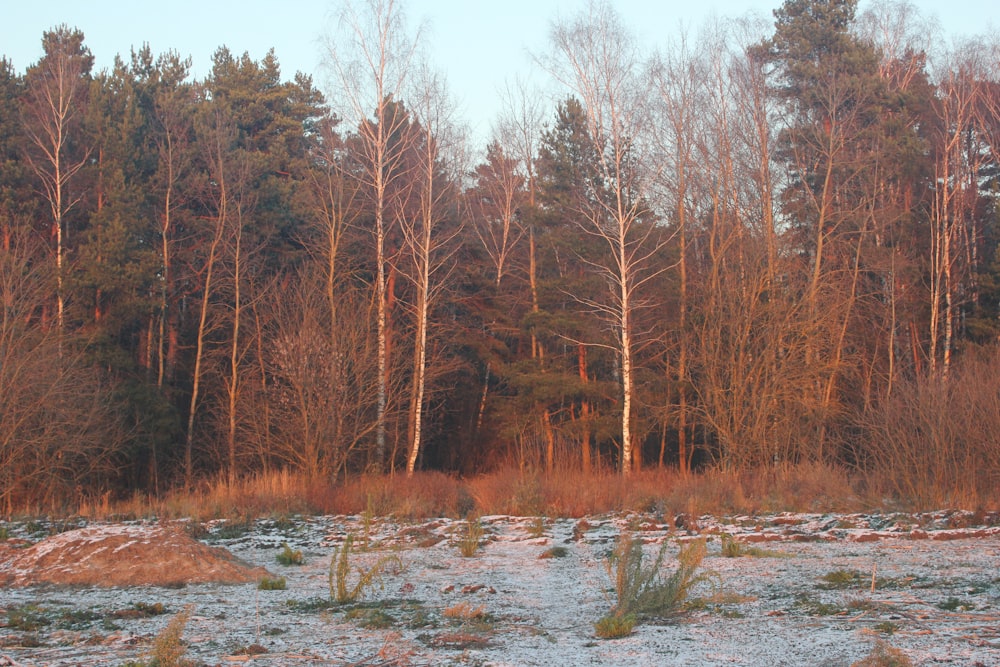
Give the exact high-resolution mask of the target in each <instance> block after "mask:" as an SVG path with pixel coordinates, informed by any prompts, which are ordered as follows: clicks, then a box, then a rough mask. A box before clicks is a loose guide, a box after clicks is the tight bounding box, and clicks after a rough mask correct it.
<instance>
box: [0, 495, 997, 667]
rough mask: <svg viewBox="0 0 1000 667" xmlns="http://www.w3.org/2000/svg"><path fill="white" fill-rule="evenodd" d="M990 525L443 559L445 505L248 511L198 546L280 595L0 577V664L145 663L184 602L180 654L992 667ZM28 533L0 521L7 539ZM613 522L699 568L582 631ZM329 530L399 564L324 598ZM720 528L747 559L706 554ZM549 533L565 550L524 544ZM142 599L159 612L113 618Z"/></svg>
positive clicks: (889, 519) (447, 547)
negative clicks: (659, 595)
mask: <svg viewBox="0 0 1000 667" xmlns="http://www.w3.org/2000/svg"><path fill="white" fill-rule="evenodd" d="M998 524H1000V521H998V517H997V516H995V515H986V516H983V515H978V516H977V515H971V514H968V513H960V512H940V513H936V514H926V515H909V514H899V515H890V514H876V515H861V514H858V515H809V514H781V515H769V516H754V517H750V516H743V517H739V516H737V517H726V518H724V519H720V518H713V517H708V516H704V517H697V518H692V517H673V516H670V517H664V516H661V515H656V514H627V515H625V514H622V515H602V516H594V517H587V518H586V519H583V520H574V519H557V520H551V519H544V518H521V517H510V516H486V517H482V518H481V526H482V528H483V529H484V536H483V538H482V542H483V544H482V546H481V548H480V549H479V550H478V551H477V553H476V554H475V555H474V556H472V557H463V556H462V555H461V553H460V549H459V546H458V544H459V542H460V540H461V539H462V537H463V536H464V535H465V534H466V533H467V529H468V525H467V523H466V522H464V521H457V520H452V519H437V520H431V521H424V522H416V523H404V522H396V521H393V520H390V519H377V518H376V519H372V518H370V517H367V518H366V517H358V516H351V517H344V516H327V517H296V518H293V519H289V520H267V519H265V520H260V521H257V522H256V523H255V524H254V525H253V526H252V528H251V529H250V530H249V531H247V532H245V533H243V534H236V535H234V534H233V533H232V532H229V534H228V535H227V536H226V537H221V536H222V535H225V534H226V533H225V531H224V529H225V526H224V524H222V523H214V524H211V525H209V526H208V529H209V530H208V533H207V534H204V535H202V536H201V539H202V540H203V541H205V542H207V543H210V544H212V545H217V546H223V547H225V548H226V549H228V550H229V551H231V552H232V553H233V554H235V555H236V556H238V557H239V558H241V559H243V560H245V561H247V562H248V563H250V564H252V565H260V566H263V567H266V568H267V569H268V570H269V571H270V572H271V573H273V574H274V575H275V576H281V577H284V578H285V579H286V583H287V587H286V589H285V590H267V591H262V590H258V589H257V586H256V585H255V584H242V585H218V584H189V585H187V586H185V587H181V588H159V587H125V588H99V587H88V588H78V587H55V586H46V587H29V588H6V589H2V590H0V666H3V665H38V666H41V665H90V664H108V665H121V664H124V663H126V662H127V661H130V660H135V661H137V660H144V659H148V658H149V656H150V651H151V649H152V646H153V642H154V638H155V636H156V635H157V634H158V633H159V632H160V631H161V630H162V629H163V628H164V627H165V626H166V624H167V623H168V622H169V621H170V619H171V618H172V617H173V615H174V614H175V613H176V612H179V611H181V610H183V609H184V608H186V607H188V606H190V609H191V616H190V619H189V621H188V623H187V626H186V627H185V630H184V635H183V637H184V640H185V641H186V642H187V643H188V647H187V653H186V655H185V657H186V658H187V659H189V660H191V661H193V664H199V665H200V664H206V665H233V664H250V665H331V664H332V665H496V666H500V665H512V666H513V665H518V666H521V665H525V666H526V665H546V666H558V665H761V666H766V667H776V666H778V665H796V666H798V665H822V666H828V667H834V666H847V665H851V664H852V663H854V662H856V661H858V660H861V659H862V658H864V657H865V656H867V655H869V654H870V653H871V651H872V649H873V647H874V646H875V644H876V642H878V641H882V642H885V643H887V644H889V645H891V646H893V647H896V648H898V649H900V650H901V651H902V652H903V653H905V654H906V656H907V657H909V658H910V660H912V662H913V664H915V665H937V664H952V665H963V666H964V665H1000V527H998ZM3 527H4V526H3V525H0V528H3ZM37 528H38V526H26V525H24V524H11V525H8V526H6V531H7V533H8V534H9V535H10V536H11V537H14V538H16V537H26V536H29V530H30V529H37ZM624 530H628V531H632V532H633V533H634V534H635V535H636V536H637V537H640V538H641V539H642V540H643V542H644V543H645V544H646V547H645V549H646V551H647V553H648V555H649V556H650V557H653V556H654V555H655V553H656V551H657V550H658V549H659V546H660V545H661V544H663V543H666V544H667V549H668V553H670V554H671V556H673V554H675V553H676V551H677V548H678V543H679V542H682V541H684V540H691V539H698V538H699V537H706V538H707V539H708V556H707V557H706V558H705V560H704V561H703V564H702V566H703V568H704V570H706V571H710V572H711V573H712V576H711V578H710V579H711V580H710V581H709V582H706V583H704V584H701V585H699V587H698V588H697V589H696V590H695V591H694V592H693V594H692V595H693V598H694V599H693V600H691V601H690V602H689V605H688V607H687V609H686V610H685V612H684V613H683V614H681V615H679V616H677V617H675V618H671V619H665V620H662V621H647V622H645V623H642V624H640V625H638V626H636V629H635V631H634V632H633V634H632V635H630V636H628V637H625V638H623V639H615V640H601V639H598V638H596V637H595V634H594V625H593V624H594V622H595V621H596V620H598V619H599V618H600V617H601V616H603V615H604V614H606V613H607V612H608V610H609V609H610V607H611V606H612V605H613V604H614V599H613V593H612V592H611V581H610V579H609V577H608V573H607V571H606V569H605V566H604V564H605V558H606V556H607V554H608V552H609V551H610V550H611V548H612V547H613V545H614V541H615V539H616V538H617V536H618V535H619V534H620V533H621V532H622V531H624ZM236 532H237V533H238V531H236ZM348 534H353V535H354V536H355V538H354V539H355V547H356V549H357V553H355V554H354V556H353V557H352V563H354V564H355V565H358V566H362V567H370V566H371V565H373V564H374V563H375V562H377V561H378V560H379V559H381V558H383V557H385V556H386V555H389V554H393V555H396V556H398V557H399V559H400V561H401V566H400V567H390V568H389V570H388V571H387V572H386V573H385V575H384V576H383V578H382V582H381V583H382V587H381V588H379V587H377V586H376V587H374V588H372V589H370V590H369V592H368V595H366V596H365V598H364V599H363V602H362V603H360V604H355V605H341V606H338V605H334V604H331V603H330V600H329V598H330V584H329V571H330V569H329V566H330V560H331V555H332V554H333V552H334V551H335V549H337V548H339V547H341V545H342V544H343V541H344V539H345V537H346V536H347V535H348ZM724 534H728V535H732V536H734V538H735V539H736V540H737V541H738V542H739V543H740V544H742V545H743V547H744V548H743V551H744V552H749V553H748V554H747V555H743V556H740V557H725V556H723V554H722V551H721V547H722V539H721V538H722V535H724ZM34 539H36V540H37V539H39V537H38V536H35V537H34ZM365 542H367V544H368V549H367V550H363V547H364V546H365ZM284 543H287V544H288V545H289V547H290V548H291V549H292V550H293V551H294V550H301V551H302V553H303V559H304V564H303V565H298V566H296V565H290V566H285V565H281V564H279V563H278V562H277V560H276V556H277V555H278V553H279V552H281V551H282V545H283V544H284ZM553 547H563V548H564V549H565V555H564V556H563V557H550V558H541V556H542V555H543V554H545V553H546V552H548V551H549V550H550V549H552V548H553ZM755 549H756V551H754V550H755ZM667 567H668V568H672V567H673V561H672V558H671V559H669V560H668V565H667ZM873 574H874V580H875V586H874V592H873V591H872V576H873ZM157 603H159V604H161V605H163V607H165V609H166V611H167V612H168V613H164V614H160V615H147V614H141V613H132V612H136V611H137V610H149V609H151V608H153V607H154V606H155V605H156V604H157ZM26 619H27V620H26ZM32 619H34V621H35V623H31V622H30V621H31V620H32ZM262 650H266V652H260V653H256V654H252V653H254V652H255V651H262Z"/></svg>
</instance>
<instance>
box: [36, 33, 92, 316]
mask: <svg viewBox="0 0 1000 667" xmlns="http://www.w3.org/2000/svg"><path fill="white" fill-rule="evenodd" d="M42 48H43V49H44V51H45V55H44V56H43V57H42V59H41V60H40V61H39V62H38V63H37V64H36V65H34V66H33V67H31V68H29V70H28V73H27V76H26V96H25V103H24V105H23V107H22V109H23V111H22V113H23V122H24V128H25V132H26V133H27V135H28V139H29V142H28V144H29V150H27V151H26V153H25V157H26V159H27V162H28V165H29V166H30V167H31V170H32V171H33V172H34V173H35V176H36V177H37V178H38V180H39V182H40V183H41V186H42V192H43V193H44V196H45V200H46V202H47V203H48V207H49V213H50V215H51V217H52V236H53V237H54V239H55V244H56V321H57V324H58V327H59V331H60V334H61V333H62V332H63V329H64V321H63V320H64V311H65V299H66V294H65V278H66V276H65V273H66V271H65V266H64V264H65V255H66V247H65V245H66V243H65V241H66V235H67V233H68V230H67V229H66V215H67V213H69V211H70V209H72V208H73V207H74V206H76V205H77V204H78V203H79V202H80V198H81V194H80V193H79V192H73V191H72V190H71V189H70V185H71V182H72V181H73V179H74V177H75V176H76V175H77V174H78V173H79V171H80V170H81V169H83V167H84V165H86V164H87V157H88V154H89V151H88V150H87V149H86V147H85V146H83V145H82V141H81V139H82V137H81V136H80V133H79V129H80V122H81V119H82V116H83V113H84V109H85V105H86V96H87V89H88V86H89V77H90V69H91V67H92V66H93V63H94V57H93V56H92V55H91V54H90V50H89V49H87V48H86V47H85V46H84V45H83V33H82V32H80V31H79V30H71V29H70V28H69V27H67V26H65V25H62V26H59V27H57V28H55V29H54V30H51V31H47V32H45V33H44V34H43V36H42Z"/></svg>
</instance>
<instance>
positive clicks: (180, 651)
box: [153, 605, 193, 667]
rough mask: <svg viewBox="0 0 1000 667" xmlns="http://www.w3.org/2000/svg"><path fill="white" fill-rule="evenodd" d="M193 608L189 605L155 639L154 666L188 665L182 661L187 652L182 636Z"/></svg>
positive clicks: (177, 666)
mask: <svg viewBox="0 0 1000 667" xmlns="http://www.w3.org/2000/svg"><path fill="white" fill-rule="evenodd" d="M192 608H193V607H192V605H188V606H186V607H185V608H184V609H183V610H182V611H180V612H178V613H177V615H176V616H174V617H173V618H172V619H170V622H169V623H167V626H166V627H165V628H163V630H161V631H160V633H159V634H158V635H156V637H155V638H154V639H153V664H155V665H156V667H181V666H182V665H186V664H187V662H186V661H183V660H181V658H182V657H183V656H184V652H185V651H186V650H187V649H186V648H185V646H184V642H183V641H182V640H181V635H183V634H184V627H185V626H186V625H187V622H188V618H190V617H191V610H192Z"/></svg>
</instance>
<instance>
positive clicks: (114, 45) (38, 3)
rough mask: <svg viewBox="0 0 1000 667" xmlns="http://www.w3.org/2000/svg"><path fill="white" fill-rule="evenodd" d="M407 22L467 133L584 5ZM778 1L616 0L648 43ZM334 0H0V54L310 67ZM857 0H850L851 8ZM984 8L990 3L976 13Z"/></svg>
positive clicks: (453, 11) (999, 11) (942, 7)
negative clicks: (48, 36)
mask: <svg viewBox="0 0 1000 667" xmlns="http://www.w3.org/2000/svg"><path fill="white" fill-rule="evenodd" d="M400 1H401V2H402V3H403V7H404V8H405V11H406V14H407V16H408V18H409V22H410V24H411V26H415V25H416V24H417V23H418V22H420V21H421V20H424V21H426V23H427V27H428V28H429V32H428V33H427V45H428V46H429V48H430V55H431V59H432V61H433V64H434V65H435V66H436V67H437V68H438V69H439V70H441V71H443V72H444V73H445V74H446V76H447V79H448V83H449V87H450V89H451V91H452V93H453V94H454V96H455V97H456V98H457V100H458V102H459V104H460V110H461V111H460V116H461V118H463V119H464V120H465V122H467V123H468V124H469V126H470V128H471V129H472V131H473V133H474V136H477V137H480V138H482V137H484V136H485V135H486V134H487V133H488V131H489V127H490V123H491V122H492V121H493V117H494V115H495V112H496V109H497V106H498V103H497V99H498V92H497V91H498V89H499V88H501V87H502V86H503V85H504V82H505V80H512V79H513V78H514V77H515V76H516V75H521V76H525V75H527V74H528V73H530V71H531V70H532V69H533V65H532V59H531V57H530V56H529V52H535V53H538V52H543V51H545V50H546V48H547V39H548V31H549V26H550V24H551V22H552V21H553V20H554V19H556V18H557V17H559V16H568V15H572V14H574V13H576V12H577V11H579V10H580V9H581V8H583V7H585V6H586V1H585V0H499V1H496V0H494V1H490V2H483V1H481V0H400ZM781 1H782V0H659V1H655V0H654V1H651V0H616V1H615V2H614V3H613V4H614V6H615V7H616V9H617V10H618V12H619V13H620V15H621V17H622V19H623V22H624V23H625V25H626V27H628V28H629V29H631V30H633V31H634V33H635V34H636V36H637V37H638V38H639V39H640V40H641V42H642V43H643V44H645V45H648V46H649V47H652V46H654V45H656V44H660V43H664V42H665V41H666V40H667V38H668V37H670V36H673V35H676V34H678V33H679V30H680V26H682V25H684V26H687V27H688V28H689V29H697V27H698V26H699V25H701V24H702V23H703V22H704V21H705V19H706V18H708V17H709V16H711V15H713V14H714V15H717V16H721V17H730V16H740V15H742V14H744V13H746V12H747V11H756V12H758V13H760V14H762V15H764V16H766V17H768V18H770V17H771V10H773V9H774V8H776V7H778V6H779V5H780V4H781ZM913 2H914V4H915V5H916V6H917V7H918V8H919V9H920V11H921V13H922V14H924V15H925V16H928V17H936V18H937V19H938V20H939V21H940V24H941V27H942V29H943V32H944V34H945V35H946V36H948V37H955V36H959V35H972V34H979V33H982V32H984V31H986V30H987V29H989V28H990V27H991V24H992V25H996V24H997V22H998V21H997V19H1000V3H996V0H913ZM335 6H337V3H336V0H272V1H271V2H260V1H258V0H243V1H242V2H234V1H232V0H198V1H194V0H172V1H171V0H164V1H163V2H156V3H141V2H135V1H134V0H132V1H130V2H124V1H123V0H87V1H81V0H0V55H4V56H6V57H7V58H8V59H9V60H11V61H12V62H13V63H14V67H15V69H17V70H18V71H23V70H24V69H25V68H26V67H27V66H28V65H30V64H31V63H33V62H35V61H36V60H37V59H38V58H39V57H40V56H41V37H42V32H43V31H44V30H47V29H49V28H51V27H52V26H55V25H58V24H60V23H66V24H68V25H70V26H73V27H77V28H80V29H81V30H83V32H84V35H85V36H86V43H87V45H88V46H89V47H90V50H91V51H92V52H93V54H94V56H95V58H96V62H97V68H98V69H101V68H106V67H110V65H111V63H112V61H113V59H114V56H115V55H116V54H122V55H123V56H125V57H127V55H128V53H129V51H130V49H131V48H132V46H139V45H141V44H142V43H143V42H148V43H149V44H150V47H151V48H152V50H153V52H154V54H159V53H161V52H163V51H166V50H168V49H174V50H176V51H178V52H179V53H180V54H181V55H182V56H191V57H192V58H193V61H194V67H193V73H194V75H195V77H198V78H200V77H202V76H204V75H205V74H206V73H207V72H208V69H209V66H210V60H211V55H212V53H213V52H214V51H215V49H216V48H217V47H219V46H221V45H223V44H224V45H226V46H228V47H229V48H230V50H231V51H233V52H235V53H237V54H242V53H243V52H244V51H247V52H249V54H250V55H251V57H253V58H254V59H259V58H261V57H263V55H264V54H265V53H266V52H267V49H268V48H269V47H272V46H273V47H274V49H275V53H276V55H277V56H278V60H279V62H280V63H281V66H282V72H283V73H284V74H285V76H286V77H287V78H291V76H292V74H293V73H294V72H296V71H303V72H306V73H308V74H314V75H315V79H316V83H317V85H318V86H319V87H320V88H322V87H323V81H322V77H321V76H319V72H318V70H317V67H318V65H319V62H320V59H321V57H322V49H321V47H320V44H319V38H320V36H321V34H322V33H323V32H324V31H325V30H326V27H327V26H328V25H329V20H330V16H331V9H332V8H334V7H335ZM864 6H865V0H861V8H862V9H863V8H864ZM986 7H989V8H990V9H985V8H986Z"/></svg>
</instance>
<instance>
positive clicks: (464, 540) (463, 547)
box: [458, 516, 484, 558]
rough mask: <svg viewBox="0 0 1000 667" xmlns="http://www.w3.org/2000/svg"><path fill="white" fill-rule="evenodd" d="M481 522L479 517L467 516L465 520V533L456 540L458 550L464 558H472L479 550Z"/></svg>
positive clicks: (481, 532)
mask: <svg viewBox="0 0 1000 667" xmlns="http://www.w3.org/2000/svg"><path fill="white" fill-rule="evenodd" d="M483 534H484V531H483V524H482V522H480V520H479V517H471V516H470V517H469V518H468V519H466V521H465V533H463V534H462V536H461V537H460V538H459V540H458V550H459V551H460V552H461V554H462V555H463V556H464V557H466V558H472V557H473V556H475V555H476V552H477V551H479V547H480V543H479V541H480V540H481V539H482V538H483Z"/></svg>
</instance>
